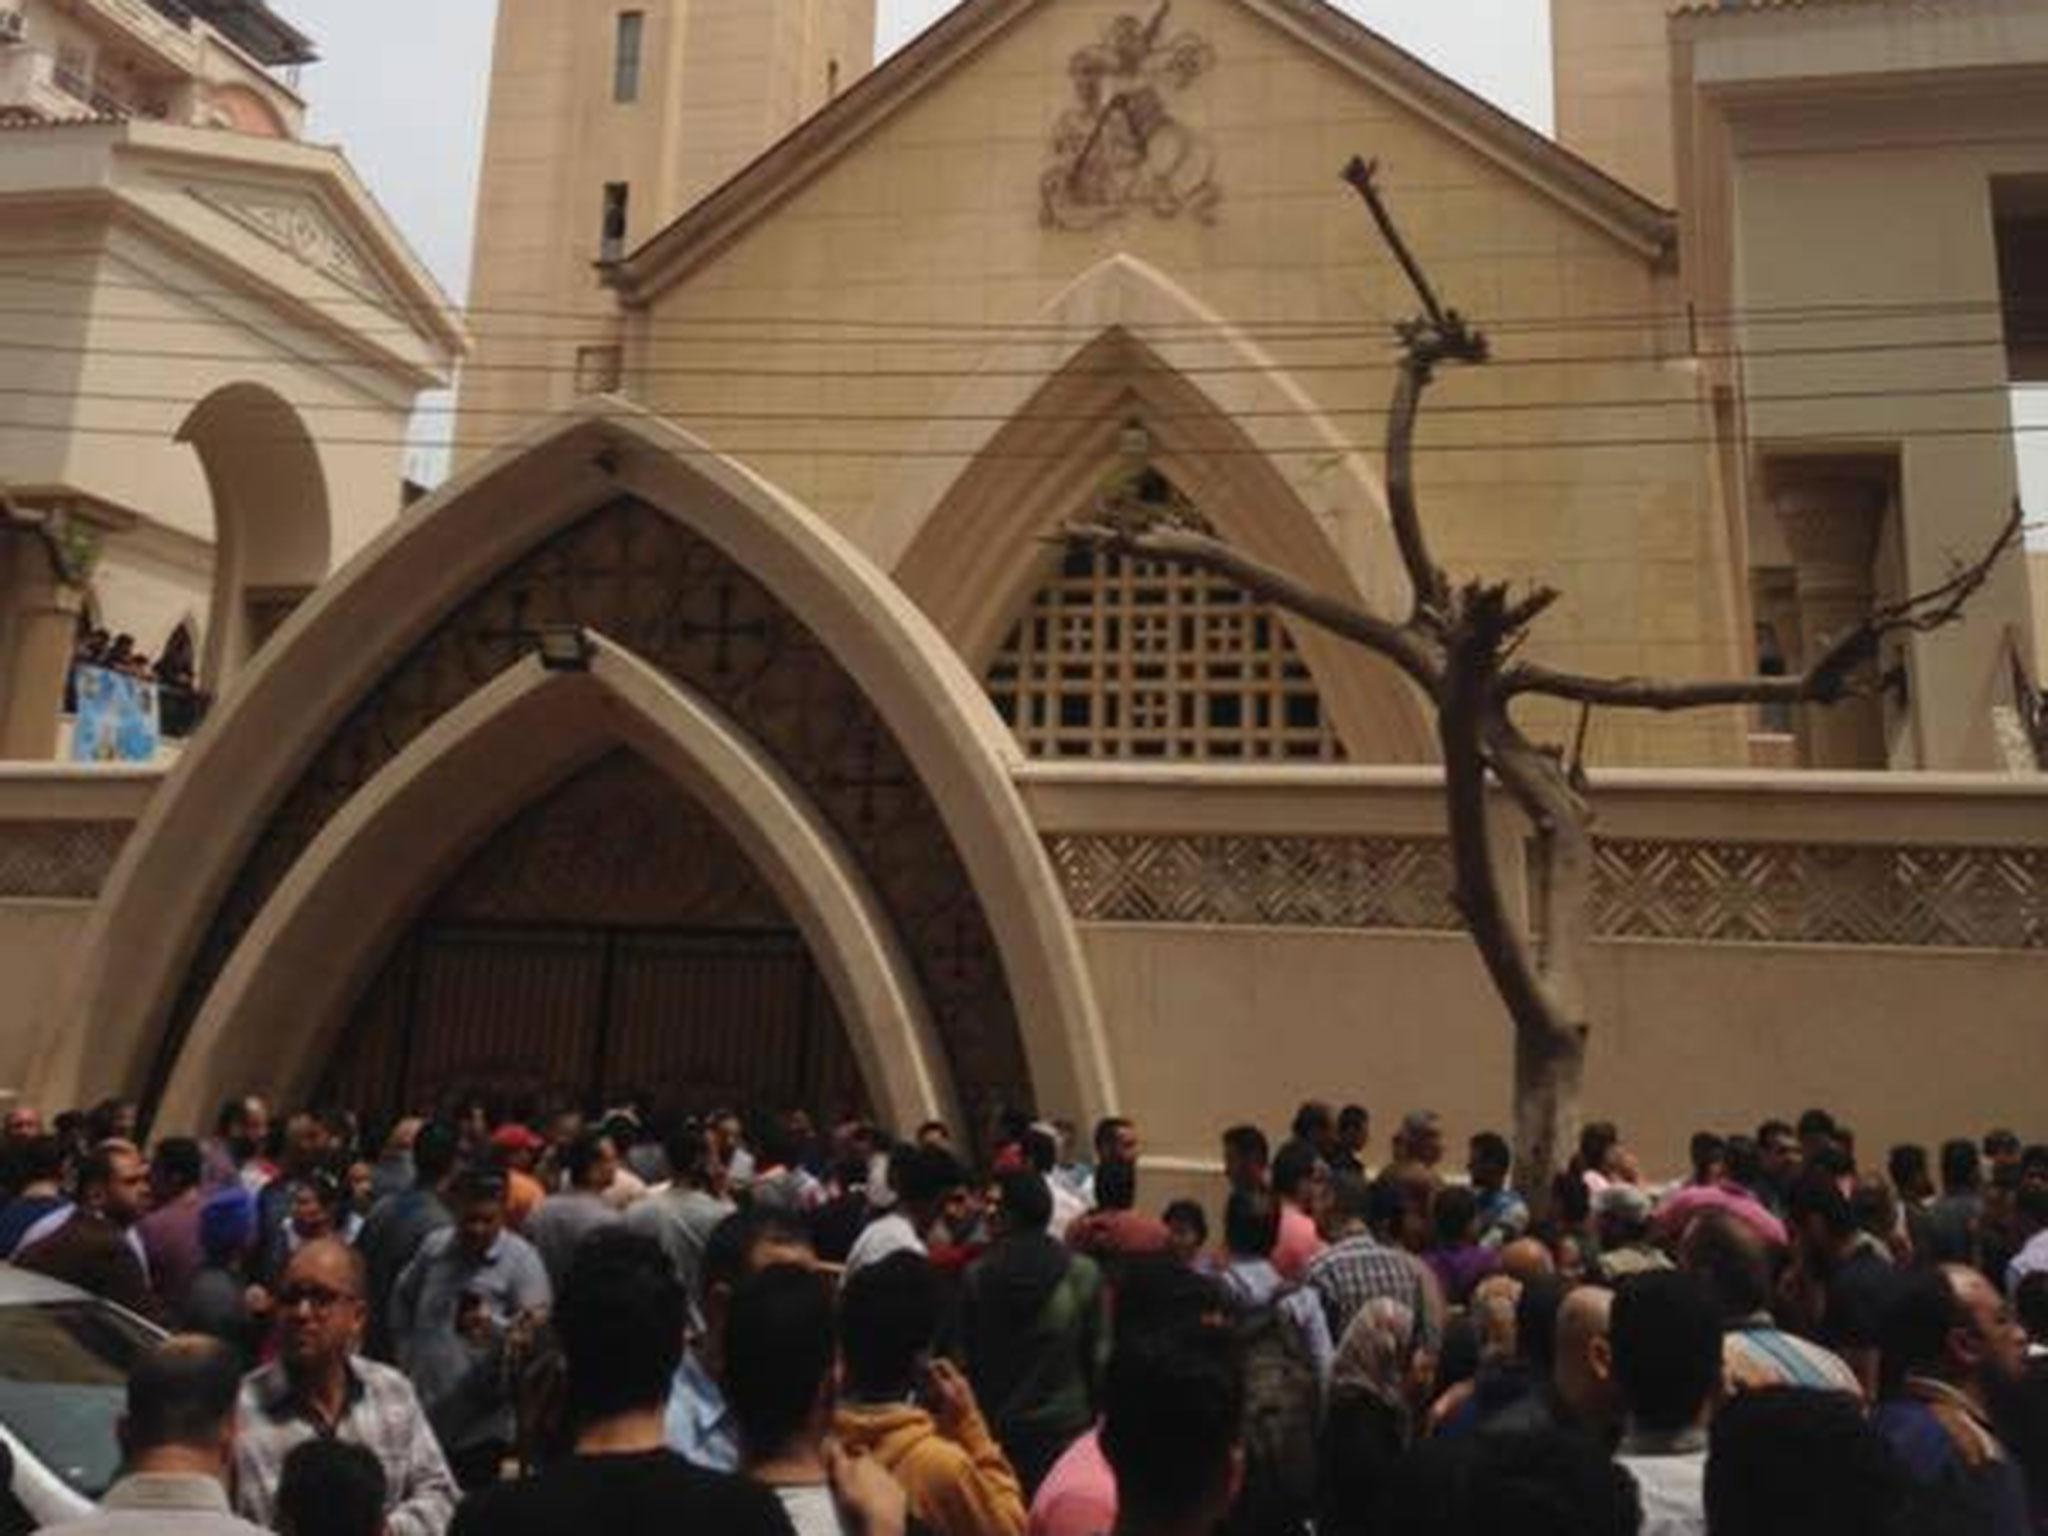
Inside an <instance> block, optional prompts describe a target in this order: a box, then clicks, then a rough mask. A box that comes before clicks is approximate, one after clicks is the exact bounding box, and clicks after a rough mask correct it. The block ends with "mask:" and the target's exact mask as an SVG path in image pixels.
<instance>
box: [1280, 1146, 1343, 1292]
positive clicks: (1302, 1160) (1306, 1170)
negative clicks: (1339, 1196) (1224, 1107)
mask: <svg viewBox="0 0 2048 1536" xmlns="http://www.w3.org/2000/svg"><path fill="white" fill-rule="evenodd" d="M1329 1188H1330V1173H1329V1170H1328V1169H1327V1168H1326V1167H1324V1166H1323V1161H1322V1159H1321V1158H1319V1157H1318V1156H1317V1155H1316V1150H1315V1148H1314V1147H1311V1146H1310V1145H1309V1144H1308V1143H1307V1142H1305V1141H1290V1142H1288V1143H1287V1145H1286V1146H1284V1147H1282V1148H1281V1149H1280V1153H1279V1156H1277V1157H1275V1158H1274V1159H1273V1193H1274V1194H1276V1195H1278V1196H1279V1197H1280V1236H1279V1238H1278V1239H1277V1240H1276V1241H1275V1242H1274V1244H1273V1254H1272V1259H1273V1267H1274V1268H1275V1269H1277V1270H1278V1271H1279V1272H1280V1278H1281V1279H1283V1280H1285V1281H1286V1282H1287V1283H1288V1284H1290V1285H1299V1284H1300V1283H1301V1278H1302V1276H1303V1275H1304V1274H1306V1273H1307V1272H1308V1266H1309V1261H1310V1260H1312V1259H1313V1258H1315V1256H1316V1255H1317V1254H1319V1253H1321V1252H1322V1251H1323V1248H1324V1246H1325V1244H1324V1242H1323V1236H1322V1233H1321V1232H1319V1231H1318V1230H1317V1229H1316V1216H1317V1214H1318V1213H1319V1212H1320V1211H1321V1209H1322V1206H1323V1202H1324V1200H1325V1198H1326V1197H1327V1195H1328V1193H1329Z"/></svg>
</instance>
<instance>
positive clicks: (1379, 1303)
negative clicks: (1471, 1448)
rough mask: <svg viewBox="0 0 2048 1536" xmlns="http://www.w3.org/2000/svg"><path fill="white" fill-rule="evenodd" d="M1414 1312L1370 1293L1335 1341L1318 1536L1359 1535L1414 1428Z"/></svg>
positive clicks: (1370, 1524) (1362, 1535) (1369, 1522)
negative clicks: (1341, 1338) (1339, 1340)
mask: <svg viewBox="0 0 2048 1536" xmlns="http://www.w3.org/2000/svg"><path fill="white" fill-rule="evenodd" d="M1417 1368H1418V1361H1417V1358H1416V1335H1415V1313H1414V1312H1413V1311H1412V1310H1411V1309H1410V1308H1409V1307H1407V1306H1405V1305H1403V1304H1402V1303H1400V1302H1398V1301H1393V1300H1391V1299H1388V1298H1386V1297H1379V1298H1375V1299H1374V1300H1372V1301H1369V1302H1367V1303H1366V1304H1365V1306H1364V1307H1362V1308H1361V1309H1360V1310H1359V1313H1358V1315H1357V1316H1356V1317H1354V1318H1353V1319H1352V1320H1351V1326H1350V1327H1349V1328H1348V1329H1346V1330H1345V1332H1344V1339H1343V1342H1342V1343H1340V1344H1339V1345H1338V1346H1337V1357H1336V1360H1335V1361H1334V1362H1333V1364H1332V1365H1331V1368H1330V1392H1329V1399H1328V1406H1327V1408H1326V1410H1325V1412H1324V1415H1323V1431H1322V1446H1321V1458H1320V1459H1321V1463H1322V1479H1321V1482H1322V1486H1321V1489H1320V1491H1319V1495H1318V1498H1317V1505H1318V1509H1317V1520H1316V1530H1317V1532H1318V1533H1319V1536H1365V1533H1368V1532H1370V1531H1372V1530H1373V1528H1374V1525H1373V1521H1374V1512H1375V1510H1376V1508H1377V1506H1378V1504H1379V1501H1380V1497H1381V1492H1382V1490H1383V1489H1384V1488H1385V1486H1386V1483H1387V1480H1388V1478H1389V1476H1390V1475H1391V1474H1392V1472H1393V1469H1394V1467H1395V1466H1396V1465H1397V1464H1398V1463H1399V1462H1400V1460H1401V1457H1402V1456H1403V1455H1404V1454H1405V1453H1406V1451H1407V1449H1408V1446H1409V1444H1410V1442H1411V1441H1412V1440H1413V1439H1414V1434H1415V1407H1414V1389H1415V1385H1416V1376H1417Z"/></svg>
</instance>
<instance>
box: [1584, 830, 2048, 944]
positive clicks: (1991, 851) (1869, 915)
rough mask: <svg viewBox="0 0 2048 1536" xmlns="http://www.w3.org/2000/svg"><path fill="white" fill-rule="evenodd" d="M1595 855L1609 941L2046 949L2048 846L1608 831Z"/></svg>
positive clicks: (1602, 930) (1601, 928)
mask: <svg viewBox="0 0 2048 1536" xmlns="http://www.w3.org/2000/svg"><path fill="white" fill-rule="evenodd" d="M1594 857H1595V864H1594V879H1593V891H1594V894H1593V901H1594V931H1595V932H1596V933H1598V934H1600V935H1601V936H1603V937H1606V938H1630V939H1682V940H1688V941H1690V942H1693V943H1708V944H1744V943H1748V944H1868V945H1876V946H1882V947H1886V948H1906V949H1919V948H1930V947H1938V948H1966V949H2048V847H2040V848H1908V847H1889V848H1887V847H1866V846H1853V845H1847V844H1827V843H1667V842H1645V841H1638V840H1625V841H1607V840H1603V841H1601V842H1599V843H1598V844H1597V845H1596V849H1595V855H1594Z"/></svg>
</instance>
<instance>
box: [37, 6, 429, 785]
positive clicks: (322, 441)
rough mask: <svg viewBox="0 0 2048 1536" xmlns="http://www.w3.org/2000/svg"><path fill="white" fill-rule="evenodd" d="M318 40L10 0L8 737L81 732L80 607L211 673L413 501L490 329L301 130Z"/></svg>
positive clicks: (46, 739) (251, 17)
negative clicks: (301, 90) (415, 462)
mask: <svg viewBox="0 0 2048 1536" xmlns="http://www.w3.org/2000/svg"><path fill="white" fill-rule="evenodd" d="M311 56H312V54H311V45H310V43H309V42H308V40H307V39H305V38H304V37H302V36H300V35H299V34H298V33H297V32H295V31H294V30H293V29H292V28H291V27H290V26H288V25H287V24H285V23H284V22H283V21H282V20H280V19H279V18H278V17H276V16H275V15H274V14H273V13H272V12H270V11H269V10H268V8H267V7H265V6H263V5H260V4H245V3H240V0H237V3H232V4H230V3H225V0H216V3H200V4H189V5H188V4H182V3H179V4H173V3H170V0H165V3H163V4H160V5H158V4H149V3H144V0H77V3H70V4H61V5H60V4H57V3H55V0H26V3H25V4H18V5H9V6H4V7H0V308H4V310H5V311H6V314H7V323H6V325H5V326H4V327H0V337H4V340H0V359H4V372H5V376H6V380H7V386H8V392H7V396H6V400H5V405H4V408H0V489H4V491H5V493H6V496H7V500H8V510H7V516H8V527H7V530H6V532H5V534H4V535H0V540H4V543H0V562H4V564H5V573H4V577H0V579H4V581H5V582H6V583H8V584H9V588H10V591H11V600H10V601H9V602H8V603H6V604H5V605H4V607H0V614H4V619H0V655H4V656H5V657H6V658H7V666H6V668H5V670H4V674H0V720H4V724H0V732H4V734H0V751H4V754H5V755H6V756H10V757H27V758H32V757H37V756H47V755H50V754H51V753H52V752H53V751H57V750H59V749H60V748H61V731H60V720H59V715H60V711H61V707H62V699H63V695H64V687H65V671H66V666H67V662H68V658H69V655H70V652H71V647H72V644H73V629H74V627H75V626H76V624H77V623H78V621H79V617H80V614H81V612H82V613H83V615H84V618H85V620H86V622H88V623H90V624H93V625H98V626H100V627H103V628H104V629H106V630H107V631H108V632H109V633H110V634H125V635H128V636H130V637H132V640H133V644H134V648H135V649H136V650H137V651H138V652H139V653H141V654H143V655H145V656H148V657H151V658H164V657H167V656H170V657H179V656H182V657H184V658H186V659H188V660H189V662H190V665H191V670H192V673H193V680H194V682H195V683H196V685H197V688H198V689H199V691H201V692H202V693H209V694H210V693H212V692H215V691H217V690H218V689H219V687H220V686H221V685H222V684H224V683H225V682H226V681H227V680H228V679H229V678H231V677H232V676H233V674H234V672H235V671H236V669H237V668H238V667H239V666H240V664H241V662H242V660H243V659H244V658H245V657H246V656H247V655H248V654H249V653H250V652H251V651H252V650H253V649H254V648H255V646H256V645H257V644H258V643H260V642H261V641H262V639H263V638H264V637H265V636H266V635H267V634H268V633H269V632H270V631H271V630H273V629H275V628H276V627H277V625H278V624H279V623H280V622H281V621H282V619H283V617H284V616H285V615H286V614H288V613H289V612H290V611H291V609H292V607H293V606H294V605H296V604H297V602H299V601H300V600H301V599H302V598H303V597H304V596H305V595H306V593H308V592H309V591H311V590H312V589H313V588H314V587H315V586H317V585H318V584H319V582H320V581H321V580H323V579H324V578H325V577H326V576H327V574H328V573H329V572H330V571H331V570H333V569H334V568H335V567H336V566H337V565H339V564H340V563H341V562H342V561H344V560H345V559H346V558H347V557H348V556H349V555H350V554H352V553H353V552H354V551H355V550H356V549H358V548H360V547H361V546H362V545H363V544H364V543H365V542H367V541H368V540H369V538H370V537H371V536H372V535H373V534H374V533H375V532H376V531H377V530H378V529H379V528H380V527H382V526H383V525H384V524H385V523H387V522H389V521H390V519H391V518H392V517H393V516H394V515H395V514H396V513H397V511H398V506H399V500H400V486H401V480H402V474H403V446H402V444H403V439H404V436H405V431H406V423H407V420H408V417H409V415H410V412H411V409H412V405H413V401H414V398H415V397H416V395H417V394H418V393H419V391H421V390H422V389H424V388H428V387H431V386H434V385H439V384H445V383H447V382H448V381H449V379H450V378H451V376H452V369H453V364H454V361H455V359H456V357H457V356H458V355H459V354H460V352H461V349H462V347H463V345H464V335H463V330H462V327H461V322H460V321H459V319H458V318H457V317H456V315H455V314H454V312H453V310H452V308H451V306H450V304H449V303H448V301H447V300H446V298H445V297H444V296H443V295H442V294H441V293H440V291H439V290H438V289H437V288H436V287H435V285H434V282H433V280H432V279H431V278H430V277H429V276H428V275H427V273H426V272H425V270H424V269H423V268H422V267H421V266H420V264H419V262H418V261H417V259H416V258H415V257H414V256H413V255H412V253H411V252H410V250H409V249H408V248H407V246H406V245H405V242H404V241H403V239H402V238H401V237H400V236H399V234H398V232H397V231H396V230H395V229H394V228H393V227H392V226H391V224H390V222H389V220H388V219H386V217H385V216H384V214H383V213H382V212H381V211H380V210H379V209H378V207H377V205H376V203H375V202H374V200H372V198H371V197H370V196H369V194H368V193H367V192H366V191H365V190H364V188H363V186H362V184H361V183H360V182H359V181H358V180H357V178H356V176H355V174H354V173H353V172H352V171H351V170H350V168H349V165H348V162H347V160H346V159H345V158H344V157H343V156H342V155H341V153H340V152H338V151H337V150H334V149H331V148H328V147H325V146H319V145H313V144H308V143H305V142H303V141H302V140H301V138H300V131H301V128H302V126H303V122H304V117H305V104H304V102H303V101H302V100H301V98H300V97H299V95H298V93H297V91H296V90H295V89H294V87H293V85H292V83H291V78H292V76H293V75H294V74H295V73H296V70H297V67H298V66H299V64H301V63H303V62H304V61H306V60H307V59H309V58H310V57H311ZM60 548H61V549H63V550H64V551H66V552H67V558H70V559H73V560H75V561H76V562H77V568H76V569H74V570H72V571H71V572H70V573H69V574H70V575H71V576H72V578H73V579H72V580H70V581H68V582H67V581H64V580H62V579H58V578H60V576H61V574H62V573H58V572H54V571H53V570H52V569H51V564H50V552H51V551H52V550H53V549H60Z"/></svg>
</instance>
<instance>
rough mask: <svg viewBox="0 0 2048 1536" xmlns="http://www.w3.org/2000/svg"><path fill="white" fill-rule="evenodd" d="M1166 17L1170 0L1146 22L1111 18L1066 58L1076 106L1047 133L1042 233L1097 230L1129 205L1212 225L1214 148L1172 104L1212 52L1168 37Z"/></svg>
mask: <svg viewBox="0 0 2048 1536" xmlns="http://www.w3.org/2000/svg"><path fill="white" fill-rule="evenodd" d="M1172 15H1173V0H1160V4H1159V8H1158V10H1156V11H1154V12H1153V13H1152V16H1151V18H1150V19H1149V20H1140V19H1139V18H1138V17H1136V16H1129V15H1126V16H1119V17H1117V19H1116V20H1115V21H1113V22H1111V23H1110V24H1109V28H1108V30H1107V31H1106V32H1105V33H1104V34H1103V37H1102V41H1101V42H1099V43H1095V44H1092V45H1091V46H1089V47H1086V48H1083V49H1081V50H1080V51H1079V52H1078V53H1076V54H1075V55H1074V56H1073V58H1072V59H1071V60H1069V61H1068V64H1067V74H1068V77H1069V78H1070V80H1071V81H1072V83H1073V89H1074V101H1073V103H1072V104H1071V105H1070V106H1069V107H1068V108H1067V109H1066V111H1064V112H1062V113H1061V114H1060V119H1059V122H1058V124H1057V125H1056V126H1055V127H1054V129H1053V142H1052V163H1051V164H1050V165H1049V166H1048V167H1047V168H1046V171H1045V174H1044V176H1043V177H1042V178H1041V179H1040V181H1039V196H1040V209H1039V218H1040V222H1042V223H1043V224H1044V225H1045V227H1046V228H1048V229H1075V230H1085V229H1096V228H1099V227H1100V226H1102V225H1104V224H1107V223H1110V222H1111V221H1113V220H1115V219H1119V218H1122V217H1123V216H1124V214H1125V213H1126V212H1128V211H1129V210H1131V209H1133V208H1137V209H1150V210H1151V211H1152V213H1153V214H1155V215H1156V216H1158V217H1159V218H1163V219H1171V218H1177V217H1178V216H1179V215H1181V214H1183V213H1185V214H1188V215H1190V216H1192V217H1193V218H1195V219H1198V220H1200V221H1201V222H1202V223H1204V224H1207V223H1210V222H1212V221H1213V220H1214V219H1215V217H1216V205H1217V203H1218V202H1220V201H1221V200H1222V196H1223V193H1222V189H1221V188H1219V187H1218V186H1217V185H1216V179H1215V176H1216V155H1215V151H1214V150H1213V149H1212V148H1211V147H1210V145H1209V141H1208V139H1207V137H1206V136H1205V135H1203V134H1202V133H1200V132H1198V131H1197V130H1196V129H1194V128H1193V127H1191V126H1190V125H1189V124H1188V123H1186V122H1184V121H1183V120H1182V119H1181V118H1180V117H1179V116H1177V115H1176V114H1175V111H1174V106H1173V103H1174V100H1175V98H1177V97H1178V96H1180V95H1181V94H1182V93H1184V92H1185V91H1187V89H1188V88H1189V87H1190V86H1192V85H1193V84H1194V83H1195V82H1196V81H1197V80H1199V79H1200V78H1201V77H1202V76H1203V75H1205V74H1207V73H1208V72H1209V70H1210V69H1211V68H1213V67H1214V65H1215V63H1216V55H1215V51H1214V50H1213V49H1211V48H1210V46H1209V45H1208V43H1207V42H1205V41H1204V40H1203V39H1202V38H1200V37H1199V36H1197V35H1196V34H1195V33H1193V32H1178V33H1169V32H1168V30H1167V23H1168V21H1169V20H1171V18H1172Z"/></svg>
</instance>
